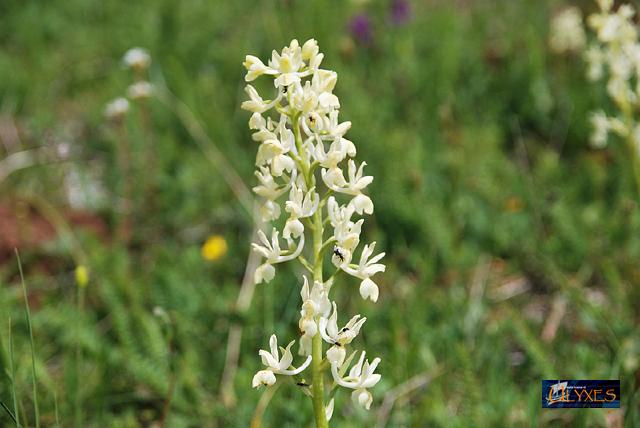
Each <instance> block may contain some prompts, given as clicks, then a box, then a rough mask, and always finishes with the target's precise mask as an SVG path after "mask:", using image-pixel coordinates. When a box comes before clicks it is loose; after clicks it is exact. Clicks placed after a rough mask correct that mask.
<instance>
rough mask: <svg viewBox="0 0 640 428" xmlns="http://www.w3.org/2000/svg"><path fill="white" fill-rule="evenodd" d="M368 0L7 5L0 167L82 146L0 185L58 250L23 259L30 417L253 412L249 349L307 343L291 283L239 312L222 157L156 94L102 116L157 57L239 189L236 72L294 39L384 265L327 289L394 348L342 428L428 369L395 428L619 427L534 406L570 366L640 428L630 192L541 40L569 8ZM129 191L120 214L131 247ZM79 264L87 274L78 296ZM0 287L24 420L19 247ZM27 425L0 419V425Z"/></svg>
mask: <svg viewBox="0 0 640 428" xmlns="http://www.w3.org/2000/svg"><path fill="white" fill-rule="evenodd" d="M356 3H358V2H353V3H349V2H339V3H337V2H331V1H328V0H318V1H311V2H310V1H301V0H269V1H264V2H248V1H243V0H240V1H234V2H201V1H194V0H190V1H183V2H173V1H169V0H165V1H161V2H158V1H150V0H142V1H137V2H98V1H84V0H83V1H79V0H70V1H65V2H62V1H54V2H38V3H35V2H25V3H22V2H11V1H9V2H5V3H3V4H2V5H0V100H2V102H1V105H0V111H1V113H0V117H1V118H2V121H0V124H6V123H9V124H12V125H11V126H15V127H16V129H17V131H18V137H19V138H18V140H17V142H16V143H15V144H17V146H7V145H5V147H6V150H7V154H9V153H11V152H17V151H20V150H30V149H36V148H40V147H45V148H48V149H50V152H51V153H53V152H55V148H56V145H58V144H60V143H68V144H69V147H70V158H69V159H67V160H63V161H60V159H57V158H55V156H54V157H49V158H46V157H45V158H43V159H41V160H40V161H39V162H38V163H37V165H36V166H32V167H30V168H27V169H22V170H18V171H16V172H14V173H13V174H11V175H9V176H8V177H7V178H6V179H5V180H4V181H2V182H1V183H0V192H1V193H0V194H1V195H2V198H1V199H0V201H2V203H1V204H2V205H3V206H4V205H8V206H9V207H10V208H13V210H11V211H12V212H15V213H16V216H15V217H17V218H18V217H20V215H18V214H20V213H23V214H24V212H26V213H27V214H26V217H25V216H24V215H23V216H22V217H20V218H26V219H27V220H24V221H23V222H25V224H27V226H28V224H29V221H30V220H29V219H33V218H34V217H38V216H40V217H44V218H45V220H46V222H48V223H50V224H51V225H52V226H53V228H54V229H55V230H56V231H57V236H58V238H52V239H46V240H41V241H38V242H37V243H36V244H33V243H30V242H32V241H31V240H25V241H24V245H21V248H19V249H20V254H21V256H22V257H23V265H24V268H25V274H26V278H25V279H26V283H27V286H28V290H27V291H28V295H27V299H28V301H29V304H30V307H31V311H32V312H31V322H32V323H33V339H34V342H35V349H36V352H35V361H34V362H33V365H34V369H33V370H35V373H36V374H37V381H38V383H37V387H38V388H37V389H38V400H39V403H38V404H39V410H40V422H41V423H42V426H54V425H55V424H56V419H57V418H58V417H59V420H60V426H73V425H74V423H77V426H83V427H94V426H95V427H137V426H149V425H150V424H152V423H154V422H156V423H157V422H160V421H164V423H165V426H170V427H191V426H213V427H217V426H220V427H226V426H249V425H250V423H251V422H252V418H253V417H254V412H255V409H256V406H257V404H258V401H259V400H260V397H261V395H262V394H263V392H262V391H255V390H251V388H250V384H251V378H252V376H253V373H254V372H255V371H256V370H257V369H258V368H259V364H260V361H259V358H258V356H257V350H258V349H260V348H263V347H265V346H266V341H267V338H268V336H269V335H270V334H271V333H272V332H273V331H279V332H288V334H287V335H286V337H287V338H291V337H294V336H295V335H296V334H297V317H298V311H299V297H298V296H299V294H298V292H299V281H298V280H297V279H296V276H299V272H284V273H283V274H281V275H280V276H279V277H278V280H277V281H275V282H274V283H273V284H269V285H267V286H260V287H258V288H257V289H256V293H255V295H254V298H253V301H252V303H251V308H250V310H249V311H248V313H246V314H241V313H238V311H236V309H235V302H236V298H237V295H238V291H239V289H240V283H241V281H242V277H243V274H244V269H245V263H246V260H247V256H248V252H249V241H250V239H251V230H252V225H251V222H250V218H249V216H248V215H247V213H246V212H245V211H244V209H243V207H242V205H241V204H240V202H239V201H238V200H237V199H236V198H235V196H234V193H233V192H232V190H231V189H230V188H229V186H227V184H226V182H225V181H224V179H223V177H222V176H221V174H220V171H219V170H217V169H216V167H215V164H212V162H211V157H210V156H209V155H208V154H207V153H206V152H203V150H202V147H201V146H200V145H199V144H198V143H197V142H196V141H194V138H193V135H192V133H191V130H190V129H189V126H188V125H187V124H185V123H184V121H181V120H180V119H179V118H177V117H176V116H175V115H174V113H173V112H172V111H171V109H170V108H168V106H167V104H166V103H162V102H159V101H157V100H149V101H148V102H145V103H140V104H136V103H134V104H133V106H132V111H131V114H130V115H128V116H127V118H126V119H125V121H124V122H123V123H122V124H121V125H117V124H109V123H107V121H106V120H105V119H104V118H103V115H102V113H103V108H104V104H105V102H107V101H108V100H110V99H112V98H115V97H117V96H121V95H123V94H124V93H125V91H126V87H127V85H128V84H129V83H130V82H131V81H132V76H130V73H129V72H128V71H127V70H125V69H124V68H123V67H121V66H120V64H119V60H120V58H121V56H122V54H123V53H124V52H125V51H126V50H127V49H129V48H130V47H132V46H143V47H146V48H147V49H149V51H150V52H151V54H152V57H153V64H152V67H151V70H150V80H151V81H152V82H153V83H154V84H156V85H157V87H165V86H166V88H168V89H169V90H171V92H172V93H173V94H175V96H176V97H177V98H178V99H179V100H181V101H183V102H184V103H186V105H187V106H188V108H189V109H190V111H191V112H192V113H193V116H194V118H195V119H196V120H197V121H198V122H199V123H200V124H202V126H203V127H204V129H205V131H206V133H207V135H208V136H209V137H210V139H211V140H212V142H213V144H215V145H216V147H217V148H218V149H219V150H220V151H221V152H222V153H223V154H224V156H225V157H226V158H227V160H228V164H229V165H230V166H231V167H233V168H234V169H235V170H236V171H237V172H238V174H239V175H240V176H241V177H242V178H243V180H244V181H245V183H248V184H247V185H248V187H250V186H251V185H252V184H253V183H254V182H255V180H254V177H253V176H252V171H253V159H254V156H255V150H256V145H255V143H253V142H252V141H251V138H250V135H249V132H248V130H247V128H246V121H247V119H248V115H247V114H246V112H242V111H241V110H240V109H239V106H240V103H241V101H242V100H243V99H244V94H243V92H242V88H243V86H244V82H243V79H242V77H243V74H244V71H243V69H242V67H241V63H242V61H243V59H244V55H245V54H246V53H251V54H255V55H257V56H260V57H262V58H265V57H267V56H268V55H269V53H270V51H271V49H273V48H277V47H279V46H282V45H284V44H285V43H287V42H288V41H289V40H290V39H291V38H294V37H296V38H298V39H299V40H305V39H306V38H309V37H314V38H316V39H317V40H318V41H319V43H320V46H321V48H322V50H323V51H324V52H325V59H324V61H325V62H326V63H327V64H328V65H329V66H330V68H332V69H335V70H336V71H338V74H339V84H338V87H337V91H338V94H339V96H340V99H341V101H342V102H343V105H342V115H343V116H344V118H345V119H347V120H351V121H352V122H353V127H352V129H351V131H350V133H349V138H351V139H352V140H353V141H354V142H356V145H357V147H358V150H359V151H360V152H361V153H363V154H364V153H366V159H367V162H368V164H369V166H368V168H370V169H369V170H368V171H369V172H370V173H371V174H372V175H374V176H375V181H374V182H373V184H372V185H371V187H370V189H371V196H372V198H373V200H374V201H375V202H376V212H375V213H374V215H373V217H372V221H370V222H368V223H367V227H368V230H367V231H366V232H365V234H366V236H368V237H369V238H371V239H372V240H377V241H379V244H378V245H379V246H380V248H383V249H384V250H385V251H386V252H387V259H386V260H387V264H388V270H387V273H386V274H385V275H384V276H381V283H380V286H381V287H380V288H381V294H380V295H381V298H380V301H379V302H378V304H377V305H371V304H370V303H368V302H363V301H361V299H359V298H358V297H354V296H356V294H355V293H353V292H351V291H349V292H347V290H346V288H347V287H350V289H355V287H357V284H356V283H355V282H353V281H350V280H347V279H344V280H343V279H342V278H341V279H340V281H339V283H338V288H337V290H336V292H337V293H338V295H339V296H340V298H341V299H344V301H345V304H346V305H347V306H349V308H345V309H346V310H347V311H348V312H361V313H366V315H367V328H366V329H365V331H364V336H363V337H362V338H359V339H358V340H361V341H364V342H365V343H366V348H367V349H368V350H370V352H374V353H375V354H376V355H379V356H380V357H382V364H381V365H380V369H379V372H380V373H381V374H382V376H383V378H382V381H381V382H380V384H379V385H378V386H377V387H376V388H375V389H374V390H373V391H372V392H373V394H374V397H375V404H374V406H373V407H372V411H370V412H365V411H363V410H361V409H358V408H355V407H353V406H352V405H351V402H350V397H349V396H348V395H347V394H345V393H344V392H342V393H340V392H339V393H338V395H337V397H336V412H335V414H334V418H335V420H336V421H335V424H336V426H340V427H361V426H367V425H371V424H373V423H375V422H376V421H378V420H379V417H380V414H379V413H377V412H378V409H380V407H381V404H382V402H383V400H384V398H385V397H386V395H385V394H387V393H389V392H391V391H393V390H394V388H396V387H398V386H400V387H402V386H403V385H406V382H407V381H408V380H410V379H412V378H414V377H416V376H418V375H422V374H427V375H429V376H430V380H429V381H428V382H427V383H425V384H423V385H422V386H421V387H417V388H414V389H411V390H408V391H406V393H405V394H403V395H401V396H398V399H397V400H396V401H395V402H394V403H393V407H392V408H391V409H390V413H389V414H388V426H454V427H455V426H460V427H465V426H530V425H546V424H562V425H566V426H609V425H607V422H606V421H605V417H608V416H607V415H608V413H606V412H600V411H591V412H572V413H567V412H553V411H543V410H542V409H540V397H539V393H540V380H541V379H543V378H553V377H558V376H560V377H565V378H571V377H575V378H596V379H597V378H602V379H607V378H619V379H621V380H622V383H623V388H622V391H623V394H624V395H623V398H624V403H623V409H622V410H621V411H620V413H619V415H620V417H624V421H625V422H624V423H625V426H630V427H631V426H640V410H639V408H640V393H639V392H638V384H637V379H639V378H640V371H639V370H640V359H639V357H638V355H639V354H640V330H639V329H638V325H640V322H639V321H640V312H639V309H638V308H640V304H638V303H639V302H640V287H638V285H639V284H640V271H639V270H638V263H637V261H638V260H639V259H640V205H639V203H638V201H639V199H638V194H637V192H636V190H635V189H634V184H633V178H632V174H631V171H630V169H629V165H628V163H627V162H626V159H625V156H626V154H625V149H624V147H617V146H615V145H612V146H611V147H610V148H608V149H606V150H604V151H595V150H592V149H591V148H589V146H588V144H587V139H588V135H589V125H588V121H587V117H588V113H589V111H591V110H593V109H595V108H596V107H599V106H601V107H603V108H605V109H606V108H607V105H606V97H604V96H603V93H602V88H599V87H597V85H592V84H590V83H588V82H587V81H586V80H585V78H584V77H583V75H584V66H583V64H582V62H581V60H580V58H579V57H578V56H570V57H566V56H565V57H558V56H554V55H552V54H551V53H549V52H548V50H547V48H546V41H547V33H546V28H547V26H548V24H547V23H548V21H549V17H550V16H551V14H552V13H553V12H554V11H556V10H558V8H560V7H561V4H560V3H561V2H557V1H553V2H552V1H548V2H547V1H538V0H518V1H509V2H482V1H480V2H418V1H416V2H412V8H413V14H412V18H411V20H409V21H408V22H407V23H404V24H402V25H393V24H392V23H391V22H390V20H389V18H388V13H389V4H390V2H388V1H383V0H379V1H373V0H372V1H371V2H368V3H366V2H365V4H363V5H358V4H356ZM357 13H367V14H368V15H369V17H370V19H371V23H372V26H373V34H374V38H373V41H372V42H371V43H370V44H361V43H359V42H358V40H357V38H354V37H352V35H351V34H350V32H349V30H348V22H349V20H350V17H351V16H353V15H354V14H357ZM0 128H2V129H5V128H6V126H5V125H1V126H0ZM2 129H0V138H1V139H2V140H3V142H5V139H4V136H5V135H7V134H6V131H2ZM3 153H4V152H3ZM123 154H126V155H127V156H128V157H129V161H130V163H129V165H130V168H129V169H128V170H127V169H125V168H123V164H122V159H121V156H122V155H123ZM47 156H53V155H51V154H49V155H47ZM72 170H74V171H76V172H77V173H78V174H80V176H81V177H85V178H86V179H87V180H89V179H90V178H91V177H94V178H95V179H97V180H98V181H99V182H100V183H101V187H102V189H103V190H104V196H103V199H102V201H101V202H99V203H95V204H94V205H91V206H88V207H87V208H86V210H85V211H86V212H88V214H89V217H90V219H91V220H90V223H91V224H93V225H94V226H93V227H89V228H87V227H84V226H81V225H79V224H78V223H76V222H74V220H73V218H72V217H71V216H70V215H69V211H70V210H69V209H68V198H67V193H66V190H65V189H66V187H65V185H62V184H61V183H65V182H66V181H65V180H66V178H65V177H68V175H69V174H70V172H71V171H72ZM127 185H130V192H131V193H130V200H131V204H132V206H131V214H130V220H131V222H132V225H133V227H132V233H131V235H130V236H128V237H126V236H125V238H123V237H122V236H121V235H119V234H118V233H117V231H118V230H119V227H121V225H122V224H123V221H124V220H125V218H126V214H125V212H126V210H125V209H124V208H123V199H125V198H126V196H125V190H124V189H126V186H127ZM40 199H44V200H46V201H47V202H48V204H50V206H51V207H53V213H54V214H52V213H51V211H47V210H44V209H42V206H43V205H42V204H41V203H40V204H39V203H36V202H35V201H37V200H40ZM25 206H26V211H25V208H24V207H25ZM21 207H22V208H21ZM23 211H24V212H23ZM55 213H57V217H59V218H58V220H55V218H56V215H55ZM60 219H62V221H60ZM64 223H68V225H67V227H70V228H71V230H72V231H73V234H72V235H69V234H67V233H66V232H65V230H66V229H65V224H64ZM23 226H24V225H23ZM27 226H25V227H27ZM96 231H97V232H96ZM214 234H217V235H222V236H223V237H224V238H225V239H226V241H227V242H228V244H229V245H228V247H229V250H228V253H227V254H226V255H225V256H224V258H222V259H220V260H217V261H215V262H206V261H204V260H203V259H202V257H201V255H200V246H201V244H202V243H203V242H204V241H205V239H206V238H207V237H208V236H209V235H214ZM369 238H368V239H369ZM0 241H2V238H1V237H0ZM2 243H4V241H2ZM22 246H23V247H24V248H22ZM12 251H13V250H12V249H11V252H12ZM0 255H2V254H0ZM2 257H5V256H4V255H2ZM77 264H85V265H87V266H88V268H89V272H90V280H89V284H88V287H87V288H86V289H83V290H82V292H83V293H84V297H83V299H84V303H83V305H80V304H79V301H80V299H79V296H78V293H79V292H80V290H79V289H78V287H77V286H76V284H75V283H74V279H73V271H74V269H75V266H76V265H77ZM294 274H295V275H294ZM0 282H1V284H2V287H0V321H1V323H0V325H1V327H0V345H1V346H0V370H1V373H0V376H1V377H0V379H2V380H1V381H0V402H2V403H3V404H4V405H6V406H7V407H8V409H9V410H10V411H11V412H14V409H13V393H14V385H15V393H16V396H17V404H16V406H15V407H16V408H17V412H15V413H17V415H16V416H17V417H19V420H20V421H21V423H23V424H28V425H29V426H33V425H35V421H34V420H33V414H34V412H33V410H34V405H35V403H34V401H33V398H32V397H33V394H32V392H31V384H30V382H31V379H32V378H33V376H32V366H31V361H30V358H31V357H30V340H29V330H30V327H29V325H28V324H27V322H26V320H25V319H24V317H23V316H22V315H23V311H24V303H25V302H24V299H23V298H22V291H21V288H20V287H21V286H20V281H19V275H18V271H17V268H16V264H15V260H14V258H13V257H12V256H6V257H5V258H3V259H2V264H0ZM558 301H564V302H565V305H564V310H563V311H562V313H561V316H560V318H559V320H558V324H557V325H556V326H555V328H553V325H552V321H551V319H552V316H553V315H552V314H553V307H554V305H555V303H554V302H558ZM156 308H161V310H160V311H159V310H157V309H156ZM9 319H11V323H12V334H11V336H9V335H8V334H7V333H8V327H9ZM232 325H240V326H242V327H243V336H242V341H241V352H240V356H239V361H238V366H239V367H238V371H237V374H236V378H235V382H234V386H235V391H236V395H237V398H238V400H237V402H236V403H235V405H233V406H231V407H225V405H224V404H223V402H222V401H221V400H220V397H219V394H220V391H219V388H220V382H221V378H222V375H223V370H224V367H225V358H226V347H227V338H228V333H229V329H230V327H231V326H232ZM549 330H551V331H552V333H553V334H551V333H544V332H547V331H549ZM11 338H12V340H11ZM10 342H13V344H11V343H10ZM357 343H358V341H356V346H357ZM78 356H80V358H79V357H78ZM11 357H12V358H11ZM12 363H13V364H12ZM12 369H14V371H15V374H14V373H13V371H12ZM13 380H15V383H14V382H13ZM56 397H57V404H56ZM76 399H78V401H76ZM78 403H79V404H78ZM78 406H79V407H78ZM310 408H311V406H310V402H309V399H308V398H307V397H306V396H305V395H304V394H302V393H301V392H300V391H299V387H297V386H295V385H294V384H293V383H286V382H285V383H284V384H283V385H282V386H281V387H280V388H279V389H278V391H277V392H276V395H275V397H273V399H272V400H271V402H270V403H269V405H268V406H267V408H266V410H265V413H264V416H263V418H262V422H263V426H275V425H276V424H278V425H282V426H306V425H308V424H310V423H311V411H310ZM78 411H80V413H79V415H80V416H79V418H80V419H79V420H78V419H76V415H78V413H77V412H78ZM165 412H166V414H165ZM615 415H616V414H615V413H614V416H615ZM74 421H75V422H74ZM12 423H13V421H12V420H11V418H10V416H9V414H8V413H7V412H6V411H5V410H4V409H2V408H0V425H2V426H5V425H6V426H10V424H12Z"/></svg>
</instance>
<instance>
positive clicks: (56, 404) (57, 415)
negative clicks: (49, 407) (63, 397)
mask: <svg viewBox="0 0 640 428" xmlns="http://www.w3.org/2000/svg"><path fill="white" fill-rule="evenodd" d="M53 409H54V412H55V415H56V426H57V427H60V416H59V413H58V394H56V393H54V394H53Z"/></svg>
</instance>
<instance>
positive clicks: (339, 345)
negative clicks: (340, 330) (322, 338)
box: [333, 341, 342, 348]
mask: <svg viewBox="0 0 640 428" xmlns="http://www.w3.org/2000/svg"><path fill="white" fill-rule="evenodd" d="M333 344H334V345H336V346H337V347H338V348H339V347H341V346H342V344H341V343H340V342H338V341H335V342H333Z"/></svg>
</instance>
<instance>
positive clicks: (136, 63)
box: [122, 48, 151, 71]
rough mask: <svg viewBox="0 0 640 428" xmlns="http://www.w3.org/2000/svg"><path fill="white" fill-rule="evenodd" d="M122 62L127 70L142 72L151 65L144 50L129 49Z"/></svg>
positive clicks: (147, 53) (148, 56) (149, 56)
mask: <svg viewBox="0 0 640 428" xmlns="http://www.w3.org/2000/svg"><path fill="white" fill-rule="evenodd" d="M122 61H123V62H124V64H125V65H126V66H127V67H129V68H132V69H134V70H138V71H143V70H146V69H147V68H149V65H151V55H149V52H148V51H147V50H146V49H143V48H131V49H129V50H128V51H127V52H126V53H125V54H124V58H123V59H122Z"/></svg>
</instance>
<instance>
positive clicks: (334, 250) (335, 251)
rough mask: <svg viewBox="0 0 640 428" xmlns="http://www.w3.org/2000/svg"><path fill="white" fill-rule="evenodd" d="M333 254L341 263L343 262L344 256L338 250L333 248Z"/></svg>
mask: <svg viewBox="0 0 640 428" xmlns="http://www.w3.org/2000/svg"><path fill="white" fill-rule="evenodd" d="M333 254H335V255H336V257H338V258H339V259H340V261H341V262H344V255H343V254H342V253H341V252H340V248H338V247H333Z"/></svg>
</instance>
